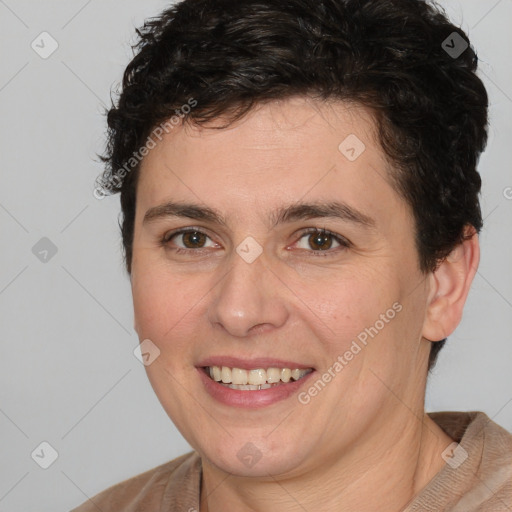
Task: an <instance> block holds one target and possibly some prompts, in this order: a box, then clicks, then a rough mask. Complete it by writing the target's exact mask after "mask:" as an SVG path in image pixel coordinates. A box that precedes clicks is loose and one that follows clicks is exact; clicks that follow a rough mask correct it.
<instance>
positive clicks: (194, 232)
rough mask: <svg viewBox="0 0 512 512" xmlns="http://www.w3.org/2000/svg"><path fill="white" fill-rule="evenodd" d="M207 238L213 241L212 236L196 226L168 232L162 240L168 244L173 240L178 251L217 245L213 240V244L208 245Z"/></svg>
mask: <svg viewBox="0 0 512 512" xmlns="http://www.w3.org/2000/svg"><path fill="white" fill-rule="evenodd" d="M207 240H210V241H211V239H210V237H209V236H208V235H206V234H205V233H203V232H202V231H199V230H198V229H196V228H188V229H182V230H180V231H175V232H173V233H169V234H166V235H165V236H164V238H163V240H162V244H163V245H168V244H169V243H170V242H171V241H174V242H173V245H176V246H177V248H176V249H175V250H176V252H177V253H180V252H188V251H193V250H197V249H206V248H208V247H217V244H215V243H214V242H213V241H212V242H211V245H206V242H207Z"/></svg>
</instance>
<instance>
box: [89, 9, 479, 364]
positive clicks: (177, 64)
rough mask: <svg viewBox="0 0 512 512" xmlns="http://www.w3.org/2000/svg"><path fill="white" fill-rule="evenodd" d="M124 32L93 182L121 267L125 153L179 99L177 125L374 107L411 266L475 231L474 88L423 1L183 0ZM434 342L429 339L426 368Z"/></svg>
mask: <svg viewBox="0 0 512 512" xmlns="http://www.w3.org/2000/svg"><path fill="white" fill-rule="evenodd" d="M137 34H138V42H137V43H136V44H135V46H134V47H133V49H134V50H135V56H134V58H133V60H132V61H131V62H130V63H129V64H128V66H127V68H126V70H125V72H124V76H123V81H122V90H121V92H120V94H119V97H118V99H117V104H113V105H112V107H111V109H110V110H109V111H108V114H107V120H108V128H109V130H108V141H107V147H106V153H105V155H104V156H102V159H103V161H104V162H105V164H106V168H105V171H104V173H103V175H102V176H101V177H100V178H99V179H98V185H101V186H102V188H103V190H105V193H117V192H120V193H121V209H122V223H120V228H121V234H122V242H123V246H124V257H125V264H126V269H127V271H128V273H131V260H132V244H133V230H134V217H135V203H136V188H137V177H138V171H139V163H140V157H139V158H137V159H136V158H134V156H136V155H138V153H137V152H138V151H139V150H140V148H141V147H142V148H144V147H145V144H146V143H147V141H148V140H149V139H148V137H149V136H150V135H151V133H152V131H153V130H154V129H155V127H157V126H158V125H159V124H161V123H164V122H166V120H169V118H171V117H172V116H175V115H176V114H177V113H178V112H181V109H182V108H183V106H184V105H189V104H192V103H191V101H193V102H194V103H193V105H194V108H192V109H191V108H188V114H187V115H186V116H183V115H181V114H180V117H182V118H183V121H184V122H187V123H195V124H196V125H201V124H204V123H207V122H208V121H211V120H214V119H216V118H219V117H220V116H222V118H223V119H227V122H226V124H225V125H224V126H222V127H226V126H229V124H230V123H232V122H234V121H236V120H238V119H240V118H242V117H243V116H244V115H245V114H246V113H248V112H249V111H250V110H251V109H252V108H253V107H254V106H255V105H256V104H258V103H261V102H264V101H267V100H272V99H284V98H288V97H291V96H296V95H308V96H313V97H314V98H317V99H320V100H326V99H339V100H342V101H350V102H355V103H358V104H361V105H363V106H365V107H367V108H369V109H370V111H371V112H372V113H373V115H374V119H375V124H376V128H377V133H378V139H379V142H380V144H381V146H382V149H383V151H384V154H385V155H386V157H387V158H388V160H389V161H390V162H391V163H392V167H393V171H392V174H393V175H392V176H391V177H390V178H391V180H392V183H393V184H394V186H395V188H396V190H397V192H398V193H399V194H400V195H401V197H403V198H404V199H405V200H406V201H407V203H408V204H409V205H410V207H411V208H412V211H413V216H414V221H415V228H416V233H415V237H416V240H415V242H416V247H417V251H418V258H419V266H420V268H421V270H422V272H424V273H428V272H432V271H433V270H435V269H436V268H437V265H438V264H439V263H440V262H441V261H442V260H443V259H444V258H446V256H447V255H448V254H449V253H450V252H451V251H452V249H453V248H454V247H455V246H456V245H457V244H459V243H461V242H462V241H463V240H464V239H465V237H467V236H468V235H467V233H466V231H465V227H466V226H467V225H471V226H473V227H474V228H475V230H476V232H479V231H480V230H481V228H482V214H481V210H480V203H479V192H480V188H481V179H480V175H479V174H478V172H477V169H476V167H477V163H478V159H479V157H480V154H481V153H482V151H483V150H484V148H485V145H486V142H487V123H488V118H487V115H488V113H487V111H488V97H487V93H486V90H485V87H484V85H483V83H482V81H481V80H480V79H479V78H478V76H477V75H476V68H477V61H478V59H477V56H476V54H475V51H474V50H473V48H472V47H471V46H470V45H469V40H468V37H467V35H466V34H465V32H464V31H463V30H462V29H460V28H458V27H456V26H455V25H453V24H452V23H451V22H450V21H449V20H448V18H447V16H446V14H445V13H444V12H443V10H442V9H441V8H440V7H439V6H437V5H436V4H434V3H432V2H428V1H426V0H287V1H286V2H283V1H282V0H184V1H182V2H180V3H178V4H175V5H173V6H172V7H170V8H168V9H166V10H165V11H163V12H162V14H161V15H160V16H158V17H156V18H151V19H149V20H147V21H146V22H145V23H144V25H143V27H141V28H140V29H138V30H137ZM450 50H458V51H456V52H454V51H450ZM185 112H187V110H185ZM127 162H130V165H129V167H128V166H127ZM121 170H122V172H120V171H121ZM97 190H98V189H97ZM445 341H446V340H441V341H439V342H437V343H432V349H431V352H430V360H429V370H430V369H431V368H432V367H433V365H434V364H435V361H436V359H437V354H438V352H439V350H440V349H441V348H442V346H443V344H444V343H445Z"/></svg>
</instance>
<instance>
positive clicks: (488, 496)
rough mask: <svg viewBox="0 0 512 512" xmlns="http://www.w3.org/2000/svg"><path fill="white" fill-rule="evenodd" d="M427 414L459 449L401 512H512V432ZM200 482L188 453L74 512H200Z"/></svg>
mask: <svg viewBox="0 0 512 512" xmlns="http://www.w3.org/2000/svg"><path fill="white" fill-rule="evenodd" d="M429 416H430V417H431V418H432V419H433V420H434V421H435V422H436V423H437V424H438V425H439V426H440V427H441V428H442V429H443V430H444V431H445V432H446V433H447V434H448V435H449V436H450V437H451V438H452V439H454V440H455V441H457V442H458V443H459V444H460V446H459V447H457V448H455V450H454V451H453V453H452V454H451V455H448V454H447V455H446V459H445V460H446V461H447V462H446V464H445V466H444V468H443V469H442V470H441V471H439V472H438V473H437V475H436V476H435V477H434V478H433V479H432V480H431V481H430V482H429V483H428V484H427V486H426V487H425V488H424V489H423V490H422V491H421V492H420V493H419V494H418V495H417V496H416V497H415V498H414V499H413V500H412V501H411V502H410V503H409V505H408V506H407V507H406V508H405V509H404V510H403V512H442V511H449V512H512V434H510V433H509V432H507V431H506V430H505V429H503V428H502V427H500V426H499V425H497V424H496V423H494V422H493V421H491V420H490V419H489V418H488V417H487V416H486V415H485V414H484V413H482V412H438V413H429ZM466 454H467V455H466ZM200 483H201V459H200V457H199V455H198V454H197V453H196V452H190V453H187V454H185V455H182V456H181V457H178V458H177V459H174V460H172V461H170V462H167V463H165V464H162V465H161V466H158V467H156V468H153V469H151V470H149V471H146V472H145V473H142V474H140V475H137V476H135V477H133V478H130V479H128V480H125V481H123V482H121V483H118V484H117V485H114V486H112V487H110V488H108V489H106V490H105V491H103V492H101V493H100V494H98V495H97V496H95V497H94V498H92V499H90V500H87V502H85V503H83V504H82V505H81V506H79V507H78V508H75V509H73V510H72V511H71V512H98V510H101V512H199V497H200Z"/></svg>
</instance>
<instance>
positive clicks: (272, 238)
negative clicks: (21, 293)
mask: <svg viewBox="0 0 512 512" xmlns="http://www.w3.org/2000/svg"><path fill="white" fill-rule="evenodd" d="M212 126H213V124H212ZM363 144H364V146H363ZM389 172H390V169H389V164H388V163H387V162H386V160H385V157H384V154H383V152H382V150H381V149H380V147H379V145H378V143H377V141H376V138H375V126H374V121H373V119H372V117H371V116H370V114H369V113H368V112H367V111H365V110H364V109H362V108H360V107H357V106H354V105H348V104H345V103H342V102H331V103H329V104H328V103H319V102H316V100H306V99H304V98H292V99H289V100H286V101H277V102H272V103H267V104H264V105H260V106H259V107H257V108H256V109H255V110H253V111H251V113H250V114H249V115H248V116H246V117H245V118H244V119H243V120H242V121H239V122H237V123H235V124H234V125H232V126H231V127H229V128H225V129H220V130H219V129H211V126H206V127H202V128H199V127H192V126H185V127H180V128H176V129H174V130H173V131H172V132H170V133H169V134H168V135H166V136H165V137H164V138H163V139H162V141H161V142H159V143H158V145H157V146H156V147H155V148H154V149H153V150H151V152H150V153H149V154H148V155H147V156H146V158H145V160H144V161H143V164H142V167H141V169H140V179H139V183H138V188H137V205H136V219H135V232H134V245H133V260H132V274H131V280H132V291H133V300H134V310H135V328H136V330H137V332H138V334H139V337H140V340H141V341H142V340H146V339H149V340H150V342H151V343H152V344H153V345H154V346H156V348H158V350H159V351H160V354H159V356H158V357H157V358H156V359H155V360H154V362H152V363H151V364H150V365H148V366H147V367H146V370H147V373H148V376H149V379H150V382H151V384H152V386H153V388H154V390H155V392H156V394H157V396H158V398H159V400H160V402H161V403H162V405H163V407H164V408H165V410H166V412H167V413H168V415H169V416H170V418H171V419H172V420H173V422H174V423H175V424H176V426H177V427H178V429H179V430H180V431H181V433H182V434H183V435H184V437H185V438H186V439H187V441H188V442H189V443H190V444H191V445H192V446H193V447H194V448H195V449H196V450H197V451H198V452H199V453H200V454H201V455H202V456H203V458H204V460H205V461H210V463H212V464H214V465H215V466H216V467H217V468H220V469H222V470H224V471H228V472H230V473H234V474H238V475H253V476H256V475H260V476H262V475H266V474H269V473H270V474H273V475H275V474H283V475H293V474H298V473H300V472H306V471H313V470H314V469H315V467H319V466H322V465H325V464H327V463H329V461H330V460H335V459H337V458H339V457H340V456H343V455H345V456H348V454H349V453H351V450H354V448H362V447H363V446H365V447H366V449H370V448H371V445H372V443H375V439H379V440H380V441H382V439H383V436H389V435H397V429H396V428H390V425H392V424H395V425H396V422H400V420H401V418H402V419H403V418H406V417H407V421H410V417H411V414H410V410H409V409H408V408H406V407H403V405H401V403H400V400H397V398H396V397H397V396H399V397H400V398H401V400H402V401H404V402H405V403H408V404H410V407H412V408H415V407H418V410H422V409H421V407H422V404H423V402H422V400H423V394H424V385H425V379H426V361H427V359H428V344H427V343H426V342H425V341H424V340H422V337H421V332H422V325H423V322H424V318H425V307H426V306H425V305H426V302H427V295H428V282H427V281H426V280H425V278H424V276H423V275H422V274H421V272H420V270H419V266H418V255H417V252H416V248H415V244H414V224H413V218H412V212H411V210H410V208H409V207H408V206H407V204H406V203H405V202H404V200H403V199H402V198H401V197H400V196H399V195H398V194H397V192H396V191H395V190H394V189H393V187H392V186H391V185H390V180H389V178H388V176H389ZM153 345H151V346H153ZM216 367H217V368H216ZM223 367H224V369H222V368H223ZM210 368H211V371H212V375H213V378H212V377H211V376H210V374H209V372H210ZM269 369H270V370H269ZM251 370H253V371H251ZM290 370H292V373H291V375H292V377H290ZM219 379H221V382H218V380H219ZM294 379H297V380H294ZM222 380H223V381H224V382H222ZM233 382H241V383H242V384H241V385H234V384H233ZM244 382H248V383H249V384H248V385H246V386H244V385H243V383H244ZM262 382H263V383H264V385H263V386H262V389H258V384H261V383H262ZM229 383H231V384H232V386H233V387H234V388H236V389H233V387H229ZM251 383H253V384H251ZM269 384H270V387H269ZM414 421H416V419H415V418H414ZM398 435H399V433H398ZM374 448H375V449H378V446H377V445H376V446H375V447H374Z"/></svg>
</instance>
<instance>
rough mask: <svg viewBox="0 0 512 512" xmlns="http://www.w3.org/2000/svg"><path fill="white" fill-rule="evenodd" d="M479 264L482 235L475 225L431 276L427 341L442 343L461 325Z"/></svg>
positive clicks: (426, 323) (469, 227)
mask: <svg viewBox="0 0 512 512" xmlns="http://www.w3.org/2000/svg"><path fill="white" fill-rule="evenodd" d="M479 262H480V246H479V243H478V234H477V233H476V230H475V228H473V226H466V229H465V240H464V242H462V243H461V244H459V245H457V246H456V247H455V248H454V249H453V251H452V252H451V253H450V254H449V255H448V256H447V257H446V259H445V260H444V261H442V262H441V263H440V264H439V266H438V268H437V269H436V270H435V271H434V272H432V273H431V275H430V276H429V279H430V293H429V297H428V303H427V311H426V315H425V323H424V325H423V332H422V335H423V337H424V338H425V339H427V340H429V341H440V340H442V339H444V338H446V337H448V336H449V335H450V334H452V333H453V331H454V330H455V328H456V327H457V326H458V325H459V323H460V321H461V319H462V312H463V309H464V304H465V303H466V299H467V296H468V294H469V289H470V287H471V283H472V282H473V278H474V277H475V274H476V271H477V269H478V264H479Z"/></svg>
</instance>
